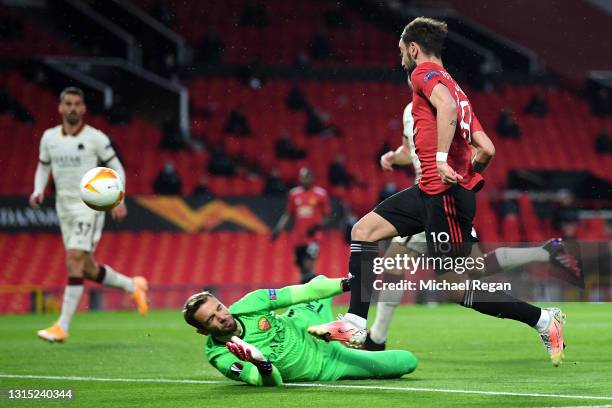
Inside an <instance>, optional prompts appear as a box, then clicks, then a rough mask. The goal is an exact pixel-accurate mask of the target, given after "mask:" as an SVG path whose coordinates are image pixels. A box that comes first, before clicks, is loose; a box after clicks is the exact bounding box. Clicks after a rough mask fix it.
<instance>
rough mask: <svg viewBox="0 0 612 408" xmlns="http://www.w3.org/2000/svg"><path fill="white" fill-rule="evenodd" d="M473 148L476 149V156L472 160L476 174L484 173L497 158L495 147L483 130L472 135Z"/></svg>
mask: <svg viewBox="0 0 612 408" xmlns="http://www.w3.org/2000/svg"><path fill="white" fill-rule="evenodd" d="M472 146H474V147H475V148H476V154H475V155H474V157H473V158H472V166H473V167H474V171H475V172H476V173H482V172H484V171H485V170H486V168H487V166H488V165H489V163H491V160H493V157H494V156H495V146H494V145H493V142H492V141H491V139H489V136H487V134H486V133H485V132H484V131H482V130H478V131H476V132H474V133H472Z"/></svg>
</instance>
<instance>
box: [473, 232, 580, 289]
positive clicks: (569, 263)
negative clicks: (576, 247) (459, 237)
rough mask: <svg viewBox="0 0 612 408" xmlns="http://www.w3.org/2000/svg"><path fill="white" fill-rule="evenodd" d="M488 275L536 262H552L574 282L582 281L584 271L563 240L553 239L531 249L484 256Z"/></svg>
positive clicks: (503, 251) (496, 251)
mask: <svg viewBox="0 0 612 408" xmlns="http://www.w3.org/2000/svg"><path fill="white" fill-rule="evenodd" d="M484 259H485V270H484V271H483V273H484V274H486V275H493V274H496V273H499V272H506V271H510V270H513V269H515V268H520V267H522V266H526V265H529V264H532V263H536V262H550V263H551V264H552V265H555V266H556V267H558V268H561V269H562V270H564V271H565V272H567V273H568V274H569V275H570V277H571V278H572V280H581V279H582V271H581V269H580V267H579V266H578V262H577V260H576V258H575V257H574V256H573V255H572V254H570V253H569V252H568V250H567V248H566V246H565V243H564V242H563V240H562V239H561V238H553V239H550V240H548V241H546V242H545V243H543V244H542V245H540V246H534V247H530V248H506V247H502V248H497V249H496V250H494V251H491V252H488V253H486V254H485V255H484Z"/></svg>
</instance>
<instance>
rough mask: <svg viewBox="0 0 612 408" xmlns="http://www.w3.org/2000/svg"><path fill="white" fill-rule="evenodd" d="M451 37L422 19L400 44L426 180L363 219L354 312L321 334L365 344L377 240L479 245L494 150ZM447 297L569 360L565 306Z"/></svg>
mask: <svg viewBox="0 0 612 408" xmlns="http://www.w3.org/2000/svg"><path fill="white" fill-rule="evenodd" d="M446 34H447V27H446V23H444V22H441V21H437V20H434V19H430V18H425V17H418V18H416V19H414V20H413V21H412V22H410V24H408V25H407V26H406V27H405V28H404V31H403V33H402V36H401V38H400V41H399V48H400V51H401V55H402V66H403V67H404V68H405V69H406V70H407V71H408V72H409V73H410V74H411V82H412V85H413V95H412V100H413V107H412V114H413V117H414V143H415V147H416V153H417V156H418V158H419V161H420V163H421V170H422V175H421V179H420V182H419V184H418V185H416V186H413V187H411V188H408V189H406V190H402V191H400V192H399V193H397V194H395V195H393V196H391V197H389V198H388V199H386V200H385V201H383V202H382V203H380V204H379V205H378V206H377V207H376V208H375V209H374V210H373V211H372V212H370V213H368V214H366V215H365V216H364V217H363V218H362V219H361V220H359V221H358V222H357V223H356V224H355V226H354V227H353V230H352V231H351V255H350V258H349V273H350V275H351V276H352V283H351V301H350V306H349V311H348V313H347V314H346V315H345V316H344V317H343V318H342V319H340V320H338V321H335V322H331V323H327V324H323V325H318V326H312V327H310V328H308V332H309V333H310V334H312V335H313V336H316V337H319V338H321V339H324V340H328V341H329V340H338V341H343V342H346V343H348V344H349V345H352V346H360V345H362V344H363V342H364V341H365V339H366V335H367V331H366V319H367V314H368V308H369V303H370V298H371V295H372V291H373V287H372V286H373V281H374V274H373V265H374V259H375V258H376V257H377V255H378V246H377V244H376V242H377V241H380V240H383V239H388V238H391V237H394V236H398V235H399V236H409V235H415V234H418V233H420V232H422V231H425V234H426V239H427V244H428V255H429V256H430V257H435V258H447V257H450V258H455V259H458V258H460V257H461V258H465V257H469V256H470V254H471V253H472V245H473V244H474V243H475V242H477V239H476V238H475V237H473V236H472V233H471V231H472V227H473V220H474V215H475V213H476V198H475V193H476V191H478V190H479V189H480V188H481V187H482V185H483V184H484V179H483V177H482V175H481V173H482V172H483V171H484V170H485V168H486V167H487V165H488V164H489V162H490V160H491V159H492V157H493V153H494V149H493V148H492V146H491V148H489V149H480V152H481V154H478V153H477V154H476V155H475V156H474V157H472V149H471V146H472V145H474V146H475V147H476V149H477V151H478V150H479V149H478V147H479V146H480V147H482V146H481V145H482V144H483V143H484V142H485V141H487V140H489V139H488V137H487V136H486V134H485V133H484V131H483V128H482V126H481V125H480V123H479V122H478V119H477V118H476V115H475V114H474V110H473V108H472V105H471V103H470V101H469V100H468V98H467V96H466V94H465V93H464V92H463V90H462V89H461V87H459V85H458V84H457V83H456V82H455V81H454V80H453V78H452V77H451V76H450V74H449V73H448V72H446V70H445V69H444V66H443V63H442V59H441V55H442V46H443V44H444V39H445V38H446ZM436 273H438V275H443V274H444V278H445V279H456V281H457V282H460V281H461V279H462V277H461V275H459V274H456V273H452V272H451V273H447V271H444V270H436ZM448 275H451V276H448ZM446 296H447V298H448V299H449V300H452V301H455V302H457V303H460V304H461V305H463V306H465V307H468V308H472V309H474V310H477V311H479V312H481V313H484V314H487V315H490V316H494V317H499V318H507V319H513V320H517V321H520V322H523V323H525V324H527V325H529V326H531V327H533V328H535V329H536V330H537V331H538V333H539V335H540V338H541V340H542V342H543V343H544V346H545V347H546V349H547V351H548V353H549V355H550V358H551V360H552V363H553V365H555V366H558V365H559V364H560V363H561V360H562V358H563V349H564V342H563V334H562V328H563V321H564V317H565V316H564V315H563V313H562V312H561V310H560V309H558V308H547V309H541V308H539V307H536V306H533V305H530V304H528V303H525V302H523V301H520V300H518V299H516V298H514V297H512V296H510V295H509V294H507V293H505V292H501V291H495V292H489V291H486V290H481V289H480V288H475V287H472V286H470V287H468V288H466V289H465V290H454V291H446Z"/></svg>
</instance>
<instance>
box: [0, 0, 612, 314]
mask: <svg viewBox="0 0 612 408" xmlns="http://www.w3.org/2000/svg"><path fill="white" fill-rule="evenodd" d="M134 3H135V4H137V5H138V6H140V7H141V8H142V9H143V10H146V11H148V12H151V13H152V14H153V15H154V14H155V7H156V3H157V2H156V1H154V0H137V1H134ZM463 3H469V2H463ZM169 4H171V7H172V10H173V12H174V13H175V19H173V21H172V22H171V23H169V24H170V27H171V28H172V29H173V30H175V31H176V32H177V33H179V34H180V35H182V36H183V37H184V38H185V39H186V40H187V41H188V42H189V43H190V44H191V46H192V47H193V48H194V49H195V50H196V54H197V48H198V46H199V44H200V43H201V41H202V39H203V37H204V36H205V35H206V33H207V31H208V30H209V28H210V27H214V28H215V29H216V30H217V31H218V33H219V35H220V38H221V39H222V41H223V43H224V44H225V50H224V53H223V56H222V59H221V62H222V64H227V65H222V67H227V66H231V67H233V68H235V67H236V66H238V65H241V66H243V65H245V64H250V63H252V62H253V61H254V60H258V61H260V62H262V63H263V64H264V65H265V66H266V67H267V68H270V67H272V68H274V66H276V65H278V66H284V67H287V66H292V65H293V64H294V63H295V60H296V57H297V56H298V54H299V53H300V52H308V50H309V47H310V43H311V41H312V38H313V37H314V36H315V34H316V33H317V32H319V30H320V28H321V27H325V29H326V30H327V33H328V34H329V39H330V40H331V43H332V48H333V49H334V50H335V52H334V55H333V56H332V57H330V58H327V59H323V60H312V59H311V60H310V64H312V65H314V66H315V67H317V68H329V69H330V70H332V71H333V70H334V69H336V68H338V67H346V66H348V67H358V68H363V69H368V68H383V69H392V68H394V67H396V66H397V63H398V57H397V48H396V44H397V36H396V35H395V34H393V33H390V32H388V31H384V30H381V29H380V28H379V27H377V26H375V25H374V24H372V23H369V22H367V21H366V20H365V19H364V18H363V16H361V15H360V14H359V13H357V12H356V11H355V10H353V9H349V8H347V9H346V10H342V13H343V18H344V25H345V26H350V27H351V29H350V30H346V29H344V28H343V27H329V26H326V24H325V15H326V12H327V11H328V10H330V9H331V7H332V5H333V2H325V1H304V2H278V1H277V2H266V3H265V4H266V8H267V12H268V14H269V16H270V18H269V20H270V21H269V25H267V26H266V27H245V26H241V24H240V19H241V16H242V14H241V13H242V11H243V10H244V8H245V6H246V4H247V1H246V0H229V1H225V2H215V4H214V6H211V7H206V8H204V7H194V2H189V1H172V2H169ZM228 16H229V17H228ZM221 17H223V18H221ZM298 17H299V18H298ZM0 18H2V19H8V20H11V21H14V22H16V25H15V27H14V28H15V35H13V36H9V37H7V38H3V39H1V40H0V49H1V50H2V51H0V57H9V56H10V58H11V59H13V58H20V57H28V58H31V57H33V56H38V55H63V56H67V55H72V54H74V52H75V50H73V49H71V48H70V47H69V46H67V45H66V44H65V43H64V42H63V41H62V40H61V39H60V38H59V37H56V36H54V35H53V33H49V32H47V31H46V28H41V26H40V25H39V24H36V22H35V19H34V18H33V17H28V16H25V15H24V14H23V13H12V12H9V11H7V10H6V8H4V7H2V6H0ZM8 20H7V21H8ZM171 20H172V19H170V20H169V21H171ZM313 22H316V23H313ZM287 32H291V33H292V35H290V36H288V35H286V33H287ZM50 36H51V38H53V41H42V40H43V39H46V38H49V37H50ZM213 68H214V67H213ZM221 71H223V70H221ZM270 71H274V70H273V69H270ZM297 71H298V74H296V73H295V72H293V74H295V75H294V76H293V77H291V76H287V75H285V76H283V75H271V77H269V78H263V84H262V85H258V86H248V85H245V84H244V83H242V82H241V81H240V80H239V79H238V78H235V76H234V75H233V74H232V73H230V74H228V73H227V72H225V71H223V72H221V73H219V72H218V71H217V72H215V70H214V69H211V70H209V71H206V70H199V71H198V70H194V72H189V73H188V75H185V76H184V82H185V84H186V85H187V87H188V90H189V95H190V100H189V104H190V108H191V118H190V120H191V136H192V138H193V140H194V141H197V142H200V143H201V145H202V146H204V148H203V149H189V148H184V149H181V150H177V151H170V150H165V149H163V148H161V147H160V143H161V141H162V138H163V133H164V129H162V128H161V127H160V126H158V125H155V124H152V123H151V121H150V120H148V119H146V118H144V117H142V116H140V115H138V112H135V114H134V117H133V119H132V120H131V121H129V122H128V123H126V124H122V125H116V124H112V123H110V122H109V121H108V120H107V119H106V117H105V115H104V112H92V113H89V114H88V116H87V122H88V123H89V124H91V125H92V126H94V127H98V128H100V129H102V130H104V132H106V133H107V134H109V136H110V137H111V139H112V141H113V144H114V145H115V147H116V149H117V151H118V152H119V154H120V156H121V159H122V161H123V163H124V165H125V167H126V171H127V180H128V181H127V190H128V194H129V195H149V194H152V193H153V180H154V179H155V176H156V175H157V173H158V172H159V170H160V169H161V168H162V167H163V165H164V163H166V162H171V163H173V164H174V166H175V168H176V169H177V172H178V174H179V175H180V177H181V179H182V182H183V190H182V191H183V195H189V194H190V193H191V192H192V191H193V190H194V188H195V187H196V186H197V184H198V181H199V180H200V179H201V178H202V176H206V179H207V181H208V188H209V189H210V192H211V193H212V194H213V195H214V196H216V197H222V198H226V197H232V196H248V197H256V196H260V195H262V191H263V188H264V183H265V177H266V175H267V174H268V173H269V172H270V171H272V170H273V169H277V170H278V171H279V173H280V177H281V178H282V179H283V181H285V182H286V183H287V184H289V185H291V184H294V183H295V181H296V175H297V173H298V170H299V168H300V167H303V166H310V167H312V168H313V170H314V171H315V174H316V176H317V184H320V185H322V186H323V187H325V188H327V189H328V190H329V191H330V193H331V194H332V195H333V196H335V197H337V198H338V199H340V200H342V201H345V202H346V203H348V204H349V205H350V207H351V208H352V210H353V212H354V213H355V214H357V215H362V214H364V213H365V212H367V211H368V210H370V209H371V208H372V206H373V205H374V204H375V203H376V201H377V197H378V194H379V191H380V190H381V188H382V187H383V185H384V184H385V183H387V182H394V183H395V184H396V185H397V186H400V187H404V186H408V185H411V184H412V183H413V181H414V176H413V174H412V173H411V172H405V171H402V170H396V171H395V172H393V173H389V172H383V171H382V170H380V167H379V165H378V154H377V153H378V151H379V150H380V149H381V148H382V146H383V145H384V144H385V143H387V145H389V146H396V145H398V144H399V143H400V140H401V134H402V129H401V126H402V124H401V112H402V110H403V107H404V106H405V104H406V103H407V102H408V101H409V99H410V94H409V92H408V90H407V87H406V85H405V84H404V82H403V81H400V82H397V81H393V78H391V79H389V78H382V79H380V80H374V81H373V80H365V79H357V80H352V81H348V80H337V79H335V80H333V79H329V78H327V79H324V80H322V79H317V78H306V77H300V76H299V69H297ZM402 75H403V73H402ZM532 82H533V81H532ZM295 83H298V84H299V86H300V88H301V90H302V91H303V93H304V95H305V97H306V99H307V100H308V102H309V103H310V104H311V106H312V107H314V108H315V109H317V110H319V111H321V112H324V113H325V114H326V115H327V116H328V117H329V122H330V123H331V124H333V125H335V126H337V127H338V128H339V130H340V131H341V135H340V136H338V137H333V136H320V135H308V134H307V132H306V131H305V125H306V119H307V118H306V114H305V112H303V111H300V110H298V111H294V110H290V109H289V108H288V107H287V106H286V97H287V95H288V93H289V91H290V89H291V88H292V86H293V85H294V84H295ZM0 88H2V89H3V90H5V91H6V93H7V94H9V95H10V96H11V97H12V98H14V99H15V100H16V101H17V102H18V103H19V104H20V105H21V106H22V107H23V108H24V109H26V110H27V111H28V112H29V113H30V114H31V116H32V118H33V121H34V122H33V123H24V122H23V121H20V120H18V119H16V118H15V117H14V115H12V114H9V113H2V112H0V127H1V128H2V129H3V130H4V131H3V132H1V133H0V144H1V145H2V149H0V163H1V164H2V166H3V169H4V170H3V174H4V175H5V177H2V178H0V196H22V197H23V199H24V203H25V197H26V196H28V195H29V194H30V193H31V189H32V180H33V177H34V171H35V165H36V155H37V149H38V143H39V139H40V136H41V135H42V132H43V130H44V129H46V128H48V127H50V126H53V125H55V124H56V123H57V121H58V118H57V114H56V109H55V107H56V104H57V95H56V92H55V91H53V90H51V88H50V87H49V86H48V84H46V83H44V81H41V82H38V81H37V80H36V79H35V78H26V76H24V75H23V74H22V73H21V72H19V71H18V70H16V69H14V68H10V67H9V68H5V69H3V70H2V71H0ZM465 91H466V93H467V94H468V95H469V96H470V99H471V101H472V103H473V105H474V107H475V109H476V113H477V114H478V116H479V119H480V121H481V122H482V124H483V125H484V127H485V129H486V130H487V131H488V133H489V135H490V136H491V138H492V139H493V141H494V143H495V145H496V150H497V152H498V153H497V155H496V157H495V159H494V162H493V164H492V165H491V167H490V168H489V169H488V170H487V176H486V179H487V184H486V186H485V188H484V191H483V193H480V194H479V195H478V212H477V218H476V227H477V229H478V232H479V236H480V238H481V241H483V242H484V243H485V249H486V247H487V244H486V243H493V242H521V241H527V242H539V241H542V240H544V239H546V238H547V237H550V236H552V235H554V234H556V233H557V232H558V231H555V230H554V229H553V227H552V226H551V222H550V220H549V219H548V218H547V217H543V216H542V211H538V208H537V207H538V203H535V202H534V200H533V199H532V197H531V196H530V195H529V194H527V193H522V194H520V195H519V196H518V198H516V197H514V199H516V200H517V203H518V213H512V214H504V215H500V211H499V208H500V207H502V204H503V202H504V200H505V198H504V197H503V196H504V192H505V190H506V189H507V187H508V174H509V172H510V171H512V170H515V169H534V170H564V171H588V172H590V173H592V174H593V175H595V176H598V177H599V178H601V179H604V180H607V181H608V182H612V172H611V170H612V155H609V154H608V155H606V154H598V153H597V152H596V151H595V149H594V145H595V139H596V137H597V134H598V132H599V131H600V129H601V128H603V127H608V128H612V118H611V117H605V116H595V115H593V114H592V113H591V109H590V106H589V104H588V102H587V101H586V100H584V99H582V98H581V97H580V96H578V95H577V94H576V93H575V92H573V91H570V90H568V89H566V88H564V87H562V86H554V87H549V86H545V85H539V84H533V83H525V84H510V83H508V84H504V85H500V86H497V87H496V88H495V89H493V90H480V89H478V90H477V89H474V88H472V87H465ZM535 93H541V94H543V95H545V97H546V99H547V105H548V114H547V115H545V116H543V117H535V116H531V115H528V114H525V113H523V110H524V107H525V106H526V105H527V103H528V102H529V101H530V100H531V98H532V96H533V95H534V94H535ZM236 107H240V108H241V109H242V110H243V111H244V113H245V115H246V117H247V119H248V121H249V123H250V126H251V129H252V134H251V135H248V136H245V137H241V136H236V135H227V134H226V133H225V132H224V126H225V123H226V119H227V117H228V114H229V113H230V111H231V110H232V109H234V108H236ZM502 109H509V110H511V111H512V112H514V114H513V116H514V118H515V119H516V121H517V122H518V125H519V126H520V128H521V129H522V135H521V136H520V137H519V138H517V139H504V138H502V137H499V135H496V134H495V131H494V129H495V122H496V120H497V117H498V115H499V112H500V111H501V110H502ZM283 132H288V134H289V135H290V137H291V140H292V142H294V144H295V145H297V146H300V147H301V148H303V149H305V151H306V158H305V159H300V160H278V159H277V158H276V155H275V143H276V141H277V139H278V137H279V135H280V134H281V133H283ZM221 147H222V148H223V149H224V150H225V152H226V153H227V154H228V155H229V156H230V157H231V158H233V159H235V161H236V162H237V163H238V170H237V175H236V176H233V177H231V176H219V175H210V174H208V172H207V166H208V163H209V160H210V156H211V153H210V152H211V151H212V150H214V149H215V148H221ZM340 153H342V154H343V155H345V157H346V164H347V167H348V170H349V172H351V173H352V174H355V175H357V176H358V178H359V180H361V183H360V184H359V185H355V186H351V187H333V186H330V185H329V183H328V180H327V172H328V168H329V164H330V163H331V162H332V161H333V160H334V158H335V157H336V156H337V155H338V154H340ZM591 204H592V203H589V205H590V207H589V206H586V207H587V208H588V209H594V210H600V209H603V208H609V203H608V204H605V203H603V204H602V203H596V204H594V205H591ZM611 237H612V231H611V230H610V228H609V226H607V224H606V220H605V219H604V218H602V217H600V216H598V213H597V212H596V211H595V212H593V214H591V215H590V216H588V217H586V216H585V217H583V218H582V219H580V220H579V223H578V232H577V238H579V239H583V240H593V241H597V240H603V239H610V238H611ZM9 242H10V245H9ZM271 245H272V244H270V243H269V242H268V236H267V235H265V234H253V233H247V232H236V231H214V232H198V233H175V232H154V231H147V232H125V231H121V232H117V231H108V232H105V238H103V239H102V242H101V244H100V247H99V249H98V251H97V256H98V257H99V258H100V259H106V258H110V259H113V262H114V265H115V267H116V268H117V269H118V270H123V271H126V272H127V273H130V274H133V275H136V274H144V275H146V276H147V277H148V278H149V279H150V282H151V283H152V285H153V286H154V287H155V286H156V285H180V284H184V283H197V284H206V285H220V284H239V283H240V282H242V281H244V280H245V279H248V280H249V281H250V282H253V284H254V285H257V284H275V285H282V284H286V283H288V282H293V281H295V278H296V272H295V269H294V266H293V259H292V258H293V255H292V253H291V248H292V243H291V239H290V238H289V237H288V236H281V238H280V239H279V241H278V242H277V243H276V244H274V245H275V246H274V247H273V248H274V250H272V249H271V248H272V247H271ZM253 247H255V248H256V253H257V256H255V257H247V255H246V254H247V250H248V248H253ZM321 250H322V253H321V257H320V259H319V261H318V262H319V268H320V270H321V272H324V273H326V274H328V275H331V276H342V275H344V274H345V269H346V265H345V264H346V259H347V257H346V255H347V253H348V248H347V247H346V245H344V240H343V237H342V233H341V232H339V231H337V230H330V231H326V232H325V234H324V238H323V242H322V245H321ZM30 251H33V253H30ZM152 253H155V255H156V256H155V257H151V256H150V254H152ZM230 253H231V254H230ZM213 254H214V255H213ZM63 257H64V252H63V249H62V245H61V238H60V236H59V234H57V233H53V234H50V233H47V232H27V233H21V232H19V233H12V232H11V233H9V232H4V231H3V232H0V259H7V260H9V262H8V263H7V264H6V265H5V267H4V268H3V272H2V274H1V275H0V285H24V284H31V285H38V286H41V287H45V288H56V287H61V286H62V285H63V284H64V283H65V279H66V274H65V270H64V261H63ZM43 272H44V273H43ZM11 296H14V298H11V301H10V302H2V303H0V313H7V312H23V311H27V310H29V307H30V300H29V299H28V297H27V296H24V295H11ZM178 298H179V297H177V299H178ZM154 302H159V303H156V305H157V306H159V307H163V306H164V303H163V302H162V301H161V300H159V301H156V300H154Z"/></svg>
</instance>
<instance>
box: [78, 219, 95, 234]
mask: <svg viewBox="0 0 612 408" xmlns="http://www.w3.org/2000/svg"><path fill="white" fill-rule="evenodd" d="M77 227H78V228H77V231H76V232H75V234H76V235H87V233H88V232H89V231H90V230H91V222H82V221H79V223H78V224H77Z"/></svg>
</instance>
